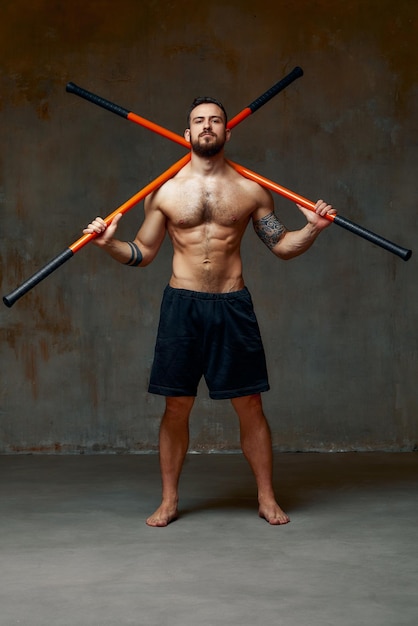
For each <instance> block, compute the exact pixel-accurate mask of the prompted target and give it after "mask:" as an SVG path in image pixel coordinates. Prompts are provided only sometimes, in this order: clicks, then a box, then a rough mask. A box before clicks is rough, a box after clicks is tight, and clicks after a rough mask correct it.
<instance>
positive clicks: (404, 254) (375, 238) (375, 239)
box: [334, 215, 412, 261]
mask: <svg viewBox="0 0 418 626" xmlns="http://www.w3.org/2000/svg"><path fill="white" fill-rule="evenodd" d="M334 224H337V226H342V227H343V228H346V229H347V230H349V231H351V232H352V233H354V234H355V235H359V237H363V239H367V240H368V241H371V243H374V244H376V245H377V246H380V247H381V248H384V249H385V250H388V251H389V252H392V254H396V255H397V256H399V257H401V259H403V260H404V261H408V259H410V258H411V255H412V250H408V249H407V248H403V247H402V246H398V245H397V244H396V243H393V242H392V241H388V240H387V239H385V238H384V237H381V236H380V235H376V233H373V232H371V231H370V230H367V229H366V228H363V226H359V224H355V223H354V222H351V221H350V220H348V219H347V218H346V217H342V215H336V216H335V218H334Z"/></svg>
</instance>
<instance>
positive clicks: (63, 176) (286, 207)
mask: <svg viewBox="0 0 418 626" xmlns="http://www.w3.org/2000/svg"><path fill="white" fill-rule="evenodd" d="M417 35H418V5H417V4H416V3H415V2H412V0H397V1H396V2H395V1H392V0H346V1H340V0H316V1H315V0H286V1H283V0H274V1H273V0H258V1H257V2H250V1H247V0H222V1H221V0H213V1H212V2H210V3H196V2H191V1H188V0H177V1H176V2H174V1H173V2H158V1H156V0H155V1H152V0H144V1H140V0H138V1H135V0H120V1H119V2H117V3H115V2H111V1H110V0H84V1H83V2H81V1H80V0H72V1H71V2H65V1H64V0H10V1H8V0H2V1H1V20H0V85H1V90H0V108H1V110H0V115H1V126H0V207H1V227H0V244H1V250H0V271H1V293H2V294H5V293H8V292H10V291H11V290H12V289H14V288H15V287H16V286H17V285H18V284H20V283H21V282H22V281H23V280H25V279H26V278H28V277H29V276H30V275H31V274H32V273H33V272H34V271H35V270H37V269H39V268H40V267H42V266H43V265H44V264H45V263H46V262H47V261H49V260H50V259H51V258H52V257H54V256H55V255H56V254H58V253H59V252H61V250H63V249H64V248H66V247H67V246H68V245H69V244H70V243H72V242H73V241H74V240H75V239H77V238H78V237H79V234H80V231H81V228H82V227H83V225H84V224H85V223H86V222H87V221H89V219H90V218H91V217H93V216H95V215H96V214H106V215H107V214H108V213H110V212H112V211H113V210H114V209H115V208H116V207H118V206H119V205H120V204H122V203H123V202H125V200H127V199H128V198H130V197H131V196H132V195H134V194H135V193H136V192H137V191H138V190H139V189H141V188H142V187H144V186H145V185H146V184H147V183H148V182H149V181H150V180H152V179H153V178H155V177H156V176H157V175H158V174H160V173H161V172H162V171H163V170H165V169H166V168H167V167H168V166H169V165H171V163H172V162H173V161H175V160H177V159H178V158H180V156H182V155H183V154H184V151H183V150H182V149H181V148H179V147H178V146H176V145H174V144H171V143H170V142H168V141H167V140H165V139H162V138H160V137H157V136H156V135H153V134H151V133H150V131H147V130H144V129H142V128H140V127H138V126H134V125H133V124H130V123H129V122H127V121H125V120H123V119H122V118H120V117H117V116H115V115H112V114H111V113H109V112H106V111H104V110H102V109H99V108H97V107H95V106H94V105H92V104H89V103H87V102H85V101H84V100H81V99H79V98H77V97H76V96H74V95H70V94H67V93H66V92H65V85H66V83H67V82H68V81H73V82H75V83H77V84H79V85H81V86H83V87H85V88H86V89H89V90H91V91H93V92H96V93H98V94H100V95H102V96H104V97H106V98H108V99H110V100H113V101H114V102H117V103H119V104H120V105H122V106H124V107H126V108H128V109H130V110H133V111H135V112H137V113H139V114H140V115H142V116H144V117H147V118H150V119H152V120H153V121H155V122H157V123H159V124H162V125H164V126H166V127H168V128H170V129H172V130H174V131H176V132H182V131H183V129H184V126H185V121H184V112H185V109H186V108H187V106H188V105H189V103H190V101H191V100H192V98H193V97H194V96H195V95H198V94H211V95H215V96H218V97H219V98H221V99H222V100H223V101H224V103H225V105H226V107H227V109H228V110H229V112H230V114H231V115H233V114H235V113H237V112H238V111H240V110H241V109H242V108H243V107H244V106H246V105H247V104H248V103H249V102H251V101H252V100H253V99H254V98H255V97H257V96H258V95H260V94H261V93H262V92H263V91H264V90H265V89H267V88H268V87H270V86H271V85H272V84H273V83H275V82H276V81H277V80H279V79H280V78H281V77H282V76H283V75H284V74H286V73H287V72H288V71H290V70H291V69H292V68H293V67H294V66H295V65H300V66H302V68H303V69H304V72H305V75H304V77H303V78H302V79H299V80H298V81H297V82H296V83H294V84H293V85H292V86H291V87H289V88H288V89H287V90H286V91H285V92H284V93H282V94H280V95H279V96H278V97H277V98H275V99H274V100H273V101H271V102H270V103H268V104H267V105H266V106H265V107H264V108H263V109H261V110H260V111H258V112H257V113H256V114H255V115H254V116H252V117H250V118H249V119H247V120H245V121H244V122H243V123H242V125H241V126H240V127H239V128H236V129H235V131H234V133H233V140H232V141H231V142H230V143H229V144H228V155H229V157H230V158H232V159H234V160H236V161H238V162H240V163H243V164H245V165H247V166H248V167H250V168H252V169H254V170H256V171H258V172H260V173H261V174H263V175H265V176H267V177H270V178H272V179H273V180H275V181H277V182H279V183H280V184H282V185H284V186H286V187H288V188H290V189H293V190H294V191H296V192H298V193H300V194H301V195H304V196H306V197H308V198H310V199H313V200H315V199H316V198H318V197H325V198H326V199H328V200H329V201H330V202H332V203H333V204H334V205H335V206H336V207H337V208H338V209H339V210H340V212H341V214H343V215H344V216H346V217H348V218H350V219H352V220H354V221H356V222H358V223H360V224H362V225H364V226H365V227H368V228H370V229H371V230H375V231H376V232H378V233H380V234H382V235H384V236H386V237H387V238H389V239H392V240H394V241H395V242H398V243H400V244H403V245H405V246H407V247H412V248H414V247H415V242H416V235H417V191H416V190H417V174H416V171H417V122H416V120H417V105H418V98H417V67H418V53H417V45H416V42H417ZM276 207H277V212H278V213H279V214H280V216H281V217H282V219H283V221H284V222H285V223H286V224H287V225H288V227H290V228H297V227H299V226H300V225H301V224H302V223H303V220H301V217H300V215H299V213H298V211H297V209H295V208H294V207H293V205H292V204H291V203H290V202H288V201H287V200H284V199H280V198H279V197H277V199H276ZM142 214H143V209H142V205H138V207H137V208H135V209H133V210H132V211H131V212H130V213H129V214H127V215H126V217H125V218H124V220H123V225H122V226H121V234H122V236H124V237H127V238H131V237H132V235H133V234H134V233H135V232H136V229H137V227H138V226H139V224H140V223H141V220H142ZM243 255H244V259H245V271H246V278H247V283H248V286H249V287H250V289H251V291H252V293H253V297H254V301H255V304H256V308H257V311H258V316H259V320H260V325H261V327H262V331H263V335H264V337H265V344H266V350H267V355H268V362H269V369H270V377H271V386H272V390H271V391H270V392H269V393H268V394H266V395H265V407H266V411H267V413H268V416H269V420H270V423H271V427H272V431H273V435H274V443H275V446H276V447H277V448H280V449H284V450H295V449H298V450H299V449H300V450H316V449H318V450H330V449H331V450H338V449H394V450H402V449H413V448H414V446H416V443H417V412H418V402H417V400H418V397H417V380H418V362H417V343H418V342H417V313H418V293H417V278H416V277H417V259H418V254H416V255H415V256H413V257H412V259H411V260H410V261H409V262H408V263H404V262H403V261H402V260H401V259H399V258H398V257H395V256H393V255H391V254H389V253H388V252H385V251H383V250H381V249H380V248H377V247H375V246H373V245H371V244H369V243H367V242H365V241H364V240H362V239H359V238H358V237H355V236H354V235H351V234H350V233H347V232H346V231H343V230H342V229H339V228H338V227H337V226H332V227H331V228H330V229H329V230H328V231H327V232H326V233H324V234H323V235H322V237H321V238H320V240H319V241H318V242H317V243H316V244H315V247H314V248H313V249H312V250H311V251H309V253H307V254H306V255H304V256H303V257H300V258H298V259H295V260H293V261H291V262H289V263H283V262H280V261H278V260H277V259H275V258H274V257H273V255H271V254H270V253H269V252H268V251H267V249H265V248H264V247H263V245H262V244H261V243H260V241H259V240H258V239H257V238H256V237H255V236H254V234H253V233H252V232H250V231H248V233H247V235H246V237H245V241H244V246H243ZM169 270H170V246H169V243H168V242H166V243H165V244H164V247H163V250H162V252H161V253H160V255H159V257H158V258H157V260H156V261H155V262H154V263H153V264H152V265H151V266H150V267H148V268H147V269H146V270H138V271H136V270H133V269H130V268H128V269H127V268H124V267H122V266H119V265H117V264H115V263H113V262H112V261H110V260H109V259H108V258H107V257H105V256H102V255H101V254H100V252H99V251H98V250H97V249H95V248H94V247H93V246H87V247H86V248H84V249H83V250H82V251H81V252H79V253H78V254H77V255H75V257H74V258H73V259H71V261H69V262H68V263H67V264H66V265H64V266H63V267H61V268H60V269H59V270H57V271H56V272H55V273H54V274H53V275H52V276H50V277H49V278H48V279H46V280H45V281H44V282H42V283H41V284H40V285H38V286H37V287H36V288H34V289H33V290H32V291H31V292H30V293H28V294H27V295H25V296H24V297H23V298H22V299H21V300H19V301H18V302H17V303H16V304H15V305H14V307H13V308H12V309H7V308H6V307H4V306H3V305H2V310H1V311H0V316H1V318H0V321H1V328H0V336H1V347H0V362H1V388H0V436H1V442H0V446H1V449H0V450H2V451H5V452H9V451H27V450H41V451H54V450H56V451H68V452H71V451H77V450H86V451H90V450H109V451H114V450H129V451H135V450H148V449H155V447H156V444H157V433H158V424H159V416H160V413H161V410H162V407H163V401H162V399H161V398H158V397H154V396H150V395H148V394H147V392H146V388H147V380H148V375H149V370H150V365H151V360H152V351H153V343H154V336H155V332H156V325H157V321H158V308H159V301H160V295H161V291H162V289H163V287H164V285H165V284H166V282H167V279H168V277H169ZM238 445H239V444H238V433H237V424H236V422H235V418H234V416H233V415H232V412H231V409H230V406H229V403H228V402H218V403H216V402H211V401H209V400H208V398H207V393H206V388H205V386H204V385H203V384H202V388H201V394H200V397H199V400H198V401H197V403H196V408H195V411H194V419H193V422H192V447H193V448H196V449H214V448H221V449H233V448H236V447H237V446H238Z"/></svg>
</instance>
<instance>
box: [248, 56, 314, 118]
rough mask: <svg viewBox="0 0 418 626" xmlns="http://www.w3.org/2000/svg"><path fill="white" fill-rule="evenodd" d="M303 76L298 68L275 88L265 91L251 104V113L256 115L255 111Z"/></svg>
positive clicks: (274, 86)
mask: <svg viewBox="0 0 418 626" xmlns="http://www.w3.org/2000/svg"><path fill="white" fill-rule="evenodd" d="M301 76H303V70H302V68H301V67H299V66H296V67H295V68H294V69H293V70H292V71H291V72H290V73H289V74H287V75H286V76H285V77H284V78H282V79H281V80H279V82H278V83H276V84H275V85H273V87H270V89H267V91H265V92H264V93H263V94H262V95H261V96H259V97H258V98H256V99H255V100H254V101H253V102H251V104H249V105H248V107H247V108H248V109H251V112H252V113H254V111H257V109H259V108H260V107H262V106H263V105H264V104H266V102H268V101H269V100H271V99H272V98H274V96H276V95H277V94H278V93H279V92H280V91H283V89H286V87H288V86H289V85H290V83H293V81H294V80H296V79H297V78H300V77H301Z"/></svg>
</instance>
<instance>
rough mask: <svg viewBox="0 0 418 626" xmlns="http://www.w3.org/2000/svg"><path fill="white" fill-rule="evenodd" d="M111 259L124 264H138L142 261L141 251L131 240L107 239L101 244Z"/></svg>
mask: <svg viewBox="0 0 418 626" xmlns="http://www.w3.org/2000/svg"><path fill="white" fill-rule="evenodd" d="M100 247H101V249H102V250H104V251H105V252H106V253H107V254H108V255H109V256H110V257H111V258H112V259H114V260H115V261H118V262H119V263H123V264H124V265H131V266H138V265H140V264H141V261H142V253H141V250H140V249H139V247H138V245H137V244H136V243H135V242H133V241H120V240H119V239H113V238H112V239H109V240H108V241H106V242H104V243H103V244H102V245H101V246H100Z"/></svg>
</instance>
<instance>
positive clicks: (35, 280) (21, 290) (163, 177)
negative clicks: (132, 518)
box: [3, 67, 303, 307]
mask: <svg viewBox="0 0 418 626" xmlns="http://www.w3.org/2000/svg"><path fill="white" fill-rule="evenodd" d="M302 75H303V71H302V69H301V68H300V67H295V68H294V69H293V70H292V71H291V72H290V73H289V74H287V75H286V76H285V77H284V78H283V79H282V80H280V81H279V82H278V83H276V84H275V85H273V87H271V88H270V89H268V90H267V91H265V92H264V93H263V94H262V95H261V96H259V97H258V98H257V99H256V100H254V101H253V102H252V103H251V104H249V105H248V106H247V107H245V108H244V109H243V110H242V111H241V112H240V113H238V114H237V115H236V116H235V117H234V118H232V119H231V120H230V121H229V123H228V128H233V127H234V126H236V125H237V124H239V123H240V122H241V121H242V120H244V119H245V118H246V117H248V116H249V115H251V114H252V113H254V112H255V111H257V110H258V109H259V108H260V107H261V106H263V105H264V104H266V103H267V102H268V101H269V100H271V98H273V97H274V96H276V95H277V94H278V93H280V91H282V90H283V89H285V88H286V87H287V86H288V85H290V84H291V83H292V82H293V81H295V80H296V79H297V78H299V77H300V76H302ZM67 91H69V92H70V93H75V94H77V95H79V96H81V97H84V98H85V99H87V100H90V101H91V102H94V103H95V104H97V105H99V106H102V107H104V108H105V109H107V110H109V111H112V112H113V113H116V114H117V115H121V116H122V117H125V118H127V119H129V120H131V121H134V122H136V123H138V124H140V125H141V126H145V127H146V128H149V129H150V130H152V131H153V132H156V133H158V134H160V135H162V136H163V137H166V138H168V139H171V140H172V141H175V142H176V143H180V144H181V145H183V146H184V147H187V148H190V144H189V143H188V142H187V141H186V140H185V139H183V137H181V136H180V135H177V134H176V133H172V132H171V131H168V130H166V129H165V128H163V127H162V126H159V125H158V124H154V123H153V122H149V121H148V120H145V119H144V118H141V117H140V116H139V115H135V114H134V113H131V112H129V111H128V110H127V109H124V108H122V107H120V106H118V105H116V104H113V103H112V102H109V101H108V100H105V99H104V98H101V97H100V96H96V95H95V94H92V93H90V92H89V91H86V90H84V89H81V88H80V87H77V85H74V83H68V85H67ZM189 161H190V152H189V153H188V154H186V155H185V156H184V157H183V158H182V159H180V160H179V161H177V162H176V163H174V164H173V165H172V166H171V167H169V168H168V169H167V170H166V171H165V172H163V173H162V174H160V176H158V177H157V178H155V179H154V180H153V181H152V182H151V183H149V184H148V185H147V186H146V187H144V188H143V189H141V190H140V191H138V193H136V194H135V195H134V196H132V198H130V199H129V200H127V201H126V202H125V203H124V204H122V205H121V206H120V207H118V208H117V209H116V210H115V211H113V212H112V213H111V214H110V215H108V216H107V217H106V218H104V221H105V222H106V224H110V223H111V222H112V220H113V219H114V218H115V216H116V215H118V214H119V213H126V212H127V211H129V210H130V209H131V208H132V207H133V206H135V205H136V204H137V203H138V202H140V201H141V200H143V199H144V198H145V197H146V196H147V195H148V194H150V193H151V192H152V191H155V190H156V189H158V187H160V186H161V185H162V184H163V183H165V182H166V181H167V180H169V179H170V178H172V177H173V176H174V175H175V174H176V173H177V172H179V171H180V170H181V169H182V168H183V167H184V166H185V165H186V164H187V163H188V162H189ZM94 237H96V234H94V233H92V234H88V235H83V237H80V239H78V240H77V241H75V242H74V243H72V244H71V245H70V246H68V248H65V250H63V251H62V252H61V253H60V254H58V255H57V256H56V257H54V258H53V259H52V260H51V261H50V262H49V263H47V264H46V265H45V266H44V267H43V268H41V269H40V270H38V271H37V272H36V273H35V274H33V275H32V276H31V277H30V278H28V279H27V280H26V281H25V282H24V283H22V284H21V285H20V286H19V287H17V288H16V289H15V290H14V291H12V292H11V293H9V294H8V295H5V296H3V302H4V304H5V305H6V306H8V307H11V306H13V304H14V303H15V302H16V301H17V300H19V298H21V297H22V296H24V295H25V294H26V293H27V292H28V291H30V290H31V289H32V288H33V287H35V286H36V285H37V284H39V283H40V282H41V281H42V280H44V279H45V278H46V277H47V276H49V275H50V274H52V272H54V271H55V270H56V269H58V268H59V267H61V265H63V264H64V263H65V262H66V261H68V260H69V259H71V258H72V257H73V255H74V254H75V253H76V252H78V251H79V250H81V248H83V247H84V246H85V245H86V244H87V243H89V241H91V240H92V239H94Z"/></svg>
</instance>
